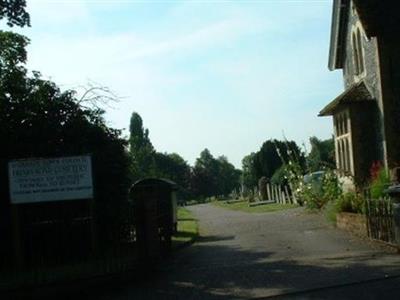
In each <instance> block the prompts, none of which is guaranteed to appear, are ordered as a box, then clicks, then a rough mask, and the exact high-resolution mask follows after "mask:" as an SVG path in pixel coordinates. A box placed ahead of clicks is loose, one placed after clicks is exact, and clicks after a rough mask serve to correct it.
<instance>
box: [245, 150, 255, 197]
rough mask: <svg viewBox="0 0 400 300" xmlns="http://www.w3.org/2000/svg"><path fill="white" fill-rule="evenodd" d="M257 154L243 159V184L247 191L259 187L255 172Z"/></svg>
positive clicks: (251, 154)
mask: <svg viewBox="0 0 400 300" xmlns="http://www.w3.org/2000/svg"><path fill="white" fill-rule="evenodd" d="M255 157H256V153H254V152H252V153H250V154H249V155H247V156H245V157H244V158H243V159H242V172H243V173H242V182H243V186H244V187H245V188H246V190H252V189H253V188H254V187H256V186H257V183H258V180H257V174H256V170H255V167H254V166H255Z"/></svg>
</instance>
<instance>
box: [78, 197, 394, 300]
mask: <svg viewBox="0 0 400 300" xmlns="http://www.w3.org/2000/svg"><path fill="white" fill-rule="evenodd" d="M190 210H191V211H192V212H193V213H194V214H195V215H196V216H197V218H198V219H199V220H200V229H201V230H200V231H201V237H200V238H199V240H198V241H197V242H196V243H195V244H194V245H192V246H190V247H187V248H185V249H183V250H181V251H180V252H178V253H176V255H175V256H174V257H173V258H172V259H171V261H169V263H167V264H166V265H165V266H164V267H163V268H162V270H161V271H160V272H159V274H158V276H157V278H155V279H153V280H151V281H143V283H138V284H135V286H126V285H124V286H120V287H110V288H108V289H107V288H105V290H101V292H100V291H98V292H97V293H88V294H82V296H84V297H85V298H86V299H89V298H91V299H205V300H207V299H249V298H264V297H274V296H275V297H277V298H278V299H286V298H287V299H294V298H296V299H297V298H298V299H309V298H313V299H328V298H329V297H328V296H329V295H332V297H333V298H331V299H335V298H337V297H336V296H337V295H339V296H338V297H339V298H340V299H346V297H345V295H349V299H357V298H358V296H360V295H362V294H363V293H364V294H363V295H364V296H363V297H364V299H375V296H377V295H378V294H376V295H374V294H373V293H371V292H370V291H368V287H370V289H372V287H373V286H377V285H378V286H379V284H380V285H381V286H382V288H385V290H386V291H388V289H387V288H386V287H385V286H384V284H383V283H382V282H381V281H380V280H381V279H384V278H389V279H391V280H392V282H393V285H395V286H399V284H398V283H399V281H400V280H397V279H396V277H395V276H397V275H398V274H400V264H399V263H400V256H398V255H395V254H391V253H388V252H384V251H383V250H382V249H380V248H379V247H377V246H374V245H373V244H371V243H370V242H367V241H362V240H360V239H357V238H354V237H352V236H350V235H348V234H347V233H346V232H343V231H339V230H337V229H335V228H333V227H332V226H330V225H329V224H327V222H326V221H325V219H324V218H323V216H320V215H317V214H310V213H307V212H306V211H304V210H303V209H301V208H296V209H290V210H286V211H281V212H274V213H265V214H249V213H243V212H237V211H230V210H225V209H223V208H218V207H215V206H212V205H209V204H207V205H197V206H192V207H190ZM372 283H373V284H372ZM353 287H354V288H353ZM357 288H358V289H359V290H360V291H361V292H363V293H361V292H357ZM398 289H399V288H396V290H397V292H398ZM346 290H347V292H346ZM304 291H306V292H304ZM349 291H351V292H349ZM373 291H375V292H376V293H379V289H374V290H373ZM335 293H336V294H335ZM338 293H339V294H338ZM343 293H344V294H343ZM335 295H336V296H335ZM397 295H398V294H397ZM339 298H337V299H339Z"/></svg>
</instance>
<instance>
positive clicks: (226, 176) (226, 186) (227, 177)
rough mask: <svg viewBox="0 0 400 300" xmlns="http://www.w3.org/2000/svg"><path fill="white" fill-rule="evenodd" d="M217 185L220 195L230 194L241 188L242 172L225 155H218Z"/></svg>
mask: <svg viewBox="0 0 400 300" xmlns="http://www.w3.org/2000/svg"><path fill="white" fill-rule="evenodd" d="M217 162H218V165H219V166H218V176H217V186H218V190H217V192H218V195H222V196H228V195H229V194H230V193H231V192H232V191H234V190H236V189H239V188H240V177H241V174H242V172H241V171H240V170H237V169H236V168H235V166H234V165H232V164H231V163H230V162H229V161H228V158H227V157H226V156H224V155H222V156H220V157H218V159H217Z"/></svg>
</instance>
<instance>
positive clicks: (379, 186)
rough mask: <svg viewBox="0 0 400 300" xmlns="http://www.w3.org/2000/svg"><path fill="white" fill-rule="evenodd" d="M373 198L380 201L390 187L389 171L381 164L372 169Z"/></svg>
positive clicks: (375, 164) (373, 166)
mask: <svg viewBox="0 0 400 300" xmlns="http://www.w3.org/2000/svg"><path fill="white" fill-rule="evenodd" d="M370 174H371V185H370V191H371V197H372V198H373V199H379V198H381V197H383V196H384V195H385V190H386V189H387V188H388V186H389V185H390V177H389V173H388V171H387V170H386V169H385V168H384V167H383V166H382V164H381V163H379V162H376V163H374V164H373V165H372V167H371V172H370Z"/></svg>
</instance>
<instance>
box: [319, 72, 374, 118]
mask: <svg viewBox="0 0 400 300" xmlns="http://www.w3.org/2000/svg"><path fill="white" fill-rule="evenodd" d="M372 99H373V97H372V95H371V93H370V92H369V90H368V88H367V86H366V85H365V82H364V81H363V80H362V81H359V82H357V83H355V84H353V85H351V86H350V87H349V88H348V89H347V90H345V91H344V92H343V93H342V94H340V95H339V96H337V97H336V98H335V99H333V100H332V101H331V102H330V103H329V104H328V105H327V106H325V107H324V108H323V109H322V110H321V111H320V112H319V115H318V116H319V117H325V116H331V115H333V114H334V113H335V111H336V110H337V108H338V107H339V106H340V105H343V104H348V103H353V102H364V101H370V100H372Z"/></svg>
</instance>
